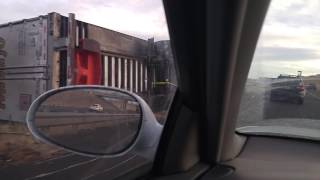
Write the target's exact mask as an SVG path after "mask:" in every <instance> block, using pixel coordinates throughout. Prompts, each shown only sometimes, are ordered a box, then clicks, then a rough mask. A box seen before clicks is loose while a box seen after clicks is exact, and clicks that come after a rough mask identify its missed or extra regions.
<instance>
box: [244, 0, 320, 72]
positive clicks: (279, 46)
mask: <svg viewBox="0 0 320 180" xmlns="http://www.w3.org/2000/svg"><path fill="white" fill-rule="evenodd" d="M319 10H320V1H319V0H274V1H272V3H271V6H270V7H269V12H268V14H267V17H266V20H265V23H264V27H263V30H262V32H261V35H260V40H259V43H258V47H257V49H256V53H255V57H254V60H253V64H252V66H251V71H250V74H249V76H250V77H251V78H257V77H276V76H278V75H279V74H297V71H303V75H312V74H320V14H319Z"/></svg>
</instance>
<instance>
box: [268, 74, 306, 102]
mask: <svg viewBox="0 0 320 180" xmlns="http://www.w3.org/2000/svg"><path fill="white" fill-rule="evenodd" d="M305 94H306V90H305V86H304V83H303V81H302V79H299V78H295V79H281V80H280V81H277V82H274V83H271V90H270V101H287V102H294V103H297V104H303V102H304V97H305Z"/></svg>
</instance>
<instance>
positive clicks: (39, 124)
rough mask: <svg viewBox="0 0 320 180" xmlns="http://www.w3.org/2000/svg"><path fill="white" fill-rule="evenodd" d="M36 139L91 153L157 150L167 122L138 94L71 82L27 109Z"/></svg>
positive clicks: (76, 151)
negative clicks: (158, 120) (160, 120)
mask: <svg viewBox="0 0 320 180" xmlns="http://www.w3.org/2000/svg"><path fill="white" fill-rule="evenodd" d="M26 121H27V125H28V128H29V130H30V132H31V133H32V135H33V136H35V137H36V138H37V139H39V140H41V141H43V142H45V143H49V144H53V145H56V146H59V147H62V148H64V149H66V150H69V151H72V152H74V153H78V154H82V155H88V156H105V157H108V156H111V157H114V156H119V155H122V154H125V153H129V152H130V151H135V153H140V154H143V155H144V156H145V155H147V154H149V155H152V154H154V153H155V150H156V146H157V144H158V141H159V137H160V133H161V130H162V126H161V125H160V124H159V123H158V122H157V121H156V119H155V117H154V115H153V113H152V111H151V110H150V108H149V106H148V105H147V104H146V102H145V101H144V100H143V99H142V98H140V97H139V96H137V95H135V94H133V93H130V92H127V91H124V90H120V89H115V88H108V87H104V86H71V87H64V88H59V89H55V90H52V91H48V92H46V93H45V94H43V95H41V96H40V97H38V98H37V99H36V100H35V101H34V102H33V103H32V105H31V107H30V109H29V111H28V113H27V119H26Z"/></svg>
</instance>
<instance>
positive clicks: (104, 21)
mask: <svg viewBox="0 0 320 180" xmlns="http://www.w3.org/2000/svg"><path fill="white" fill-rule="evenodd" d="M0 7H1V14H0V24H3V23H7V22H11V21H15V20H21V19H27V18H33V17H36V16H39V15H45V14H48V13H49V12H58V13H60V14H62V15H68V13H75V15H76V19H78V20H81V21H85V22H88V23H91V24H95V25H98V26H102V27H105V28H108V29H112V30H116V31H120V32H122V33H126V34H130V35H133V36H137V37H139V38H142V39H148V38H151V37H154V38H155V39H156V40H167V39H169V35H168V30H167V23H166V19H165V15H164V10H163V6H162V1H161V0H29V1H28V0H7V1H6V0H3V1H0Z"/></svg>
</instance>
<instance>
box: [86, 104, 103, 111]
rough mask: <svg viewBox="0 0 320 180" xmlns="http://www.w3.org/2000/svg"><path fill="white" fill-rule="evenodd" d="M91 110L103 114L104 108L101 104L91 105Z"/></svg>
mask: <svg viewBox="0 0 320 180" xmlns="http://www.w3.org/2000/svg"><path fill="white" fill-rule="evenodd" d="M89 109H90V110H92V111H97V112H102V111H103V107H102V106H101V105H100V104H94V105H91V106H90V107H89Z"/></svg>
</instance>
